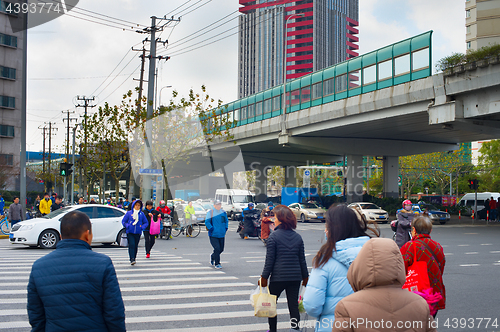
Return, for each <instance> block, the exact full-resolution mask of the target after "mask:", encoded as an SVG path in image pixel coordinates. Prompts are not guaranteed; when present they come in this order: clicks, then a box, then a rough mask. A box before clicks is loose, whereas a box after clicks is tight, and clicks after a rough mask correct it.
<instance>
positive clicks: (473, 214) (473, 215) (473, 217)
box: [472, 210, 474, 220]
mask: <svg viewBox="0 0 500 332" xmlns="http://www.w3.org/2000/svg"><path fill="white" fill-rule="evenodd" d="M472 220H474V210H472Z"/></svg>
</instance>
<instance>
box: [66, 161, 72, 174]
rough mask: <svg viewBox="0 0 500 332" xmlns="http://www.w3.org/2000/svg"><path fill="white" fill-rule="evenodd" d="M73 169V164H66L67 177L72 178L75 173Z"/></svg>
mask: <svg viewBox="0 0 500 332" xmlns="http://www.w3.org/2000/svg"><path fill="white" fill-rule="evenodd" d="M72 167H73V164H70V163H66V176H70V175H71V173H73V170H72V169H71V168H72Z"/></svg>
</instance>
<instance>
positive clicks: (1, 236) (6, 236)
mask: <svg viewBox="0 0 500 332" xmlns="http://www.w3.org/2000/svg"><path fill="white" fill-rule="evenodd" d="M8 238H9V236H8V235H3V234H2V235H0V239H8Z"/></svg>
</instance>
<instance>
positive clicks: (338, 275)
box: [304, 205, 379, 332]
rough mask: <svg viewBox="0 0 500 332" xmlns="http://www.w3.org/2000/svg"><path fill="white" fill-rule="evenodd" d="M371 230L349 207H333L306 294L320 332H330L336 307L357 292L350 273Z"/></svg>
mask: <svg viewBox="0 0 500 332" xmlns="http://www.w3.org/2000/svg"><path fill="white" fill-rule="evenodd" d="M368 231H371V232H372V233H373V235H374V236H379V232H378V229H376V228H373V229H372V228H369V227H368V225H367V223H366V220H365V218H364V217H363V216H362V215H361V214H360V213H359V212H358V211H356V210H354V209H351V208H349V207H347V206H346V205H337V206H335V207H330V208H329V209H328V211H327V213H326V224H325V238H326V243H325V244H324V245H323V246H322V247H321V249H320V250H319V251H318V253H317V254H316V256H315V257H314V259H313V270H312V271H311V275H310V276H309V282H308V283H307V288H306V291H305V294H304V307H305V309H306V311H307V313H308V314H309V316H312V317H316V318H317V320H316V325H315V331H316V332H326V331H328V332H330V331H331V330H332V328H333V323H334V321H335V306H336V305H337V303H338V302H339V301H340V300H342V299H343V298H344V297H346V296H347V295H350V294H352V293H353V290H352V287H351V285H350V284H349V281H348V280H347V270H348V269H349V266H350V265H351V263H352V262H353V261H354V259H355V258H356V256H357V255H358V252H359V251H360V250H361V247H362V246H363V245H364V244H365V242H367V241H368V240H369V239H370V236H369V235H368V234H367V232H368Z"/></svg>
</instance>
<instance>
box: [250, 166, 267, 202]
mask: <svg viewBox="0 0 500 332" xmlns="http://www.w3.org/2000/svg"><path fill="white" fill-rule="evenodd" d="M251 166H252V169H253V170H255V197H256V198H257V199H258V198H259V196H261V195H266V197H267V171H268V169H269V166H266V165H262V164H261V163H253V164H252V165H251Z"/></svg>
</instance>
